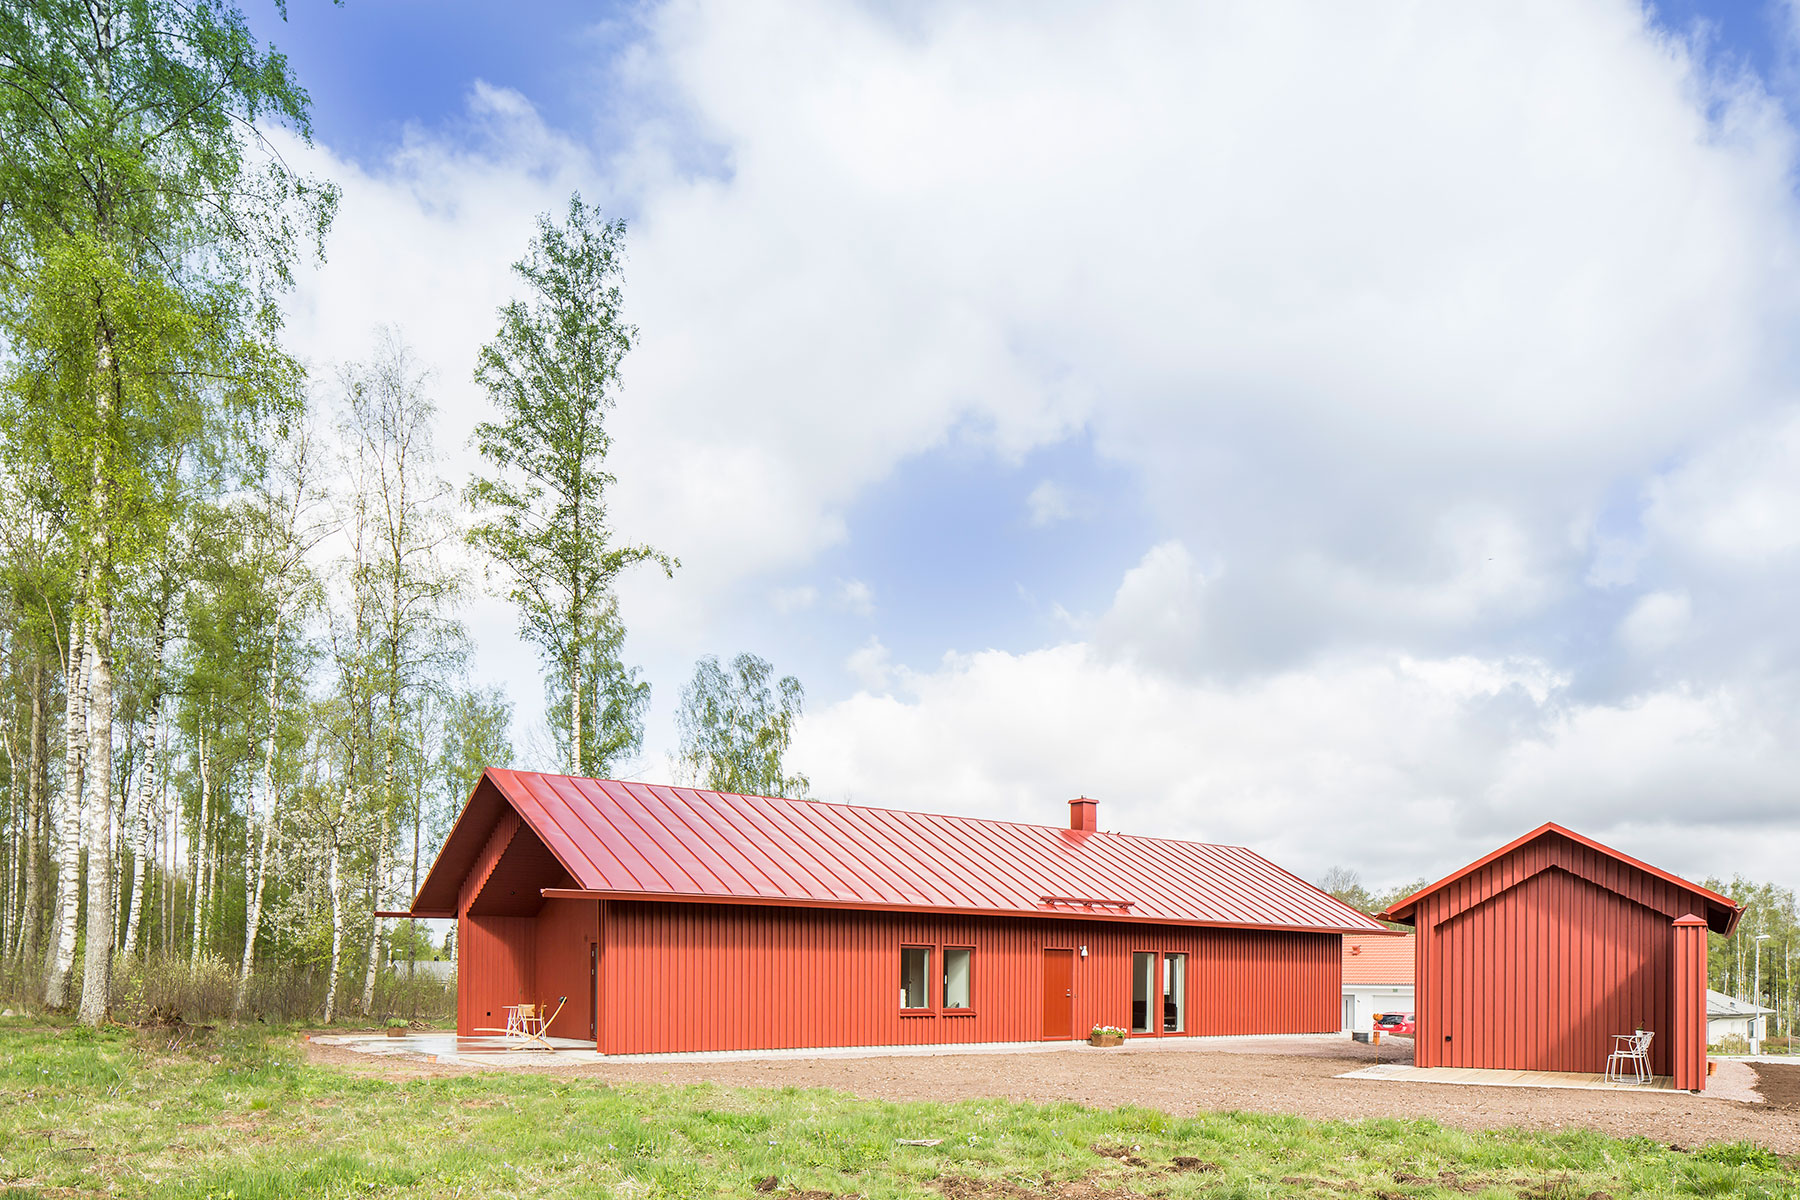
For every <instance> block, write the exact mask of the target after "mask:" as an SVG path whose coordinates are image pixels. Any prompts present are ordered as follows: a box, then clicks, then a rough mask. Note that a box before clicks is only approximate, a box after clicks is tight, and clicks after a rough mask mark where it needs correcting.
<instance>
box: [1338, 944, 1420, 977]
mask: <svg viewBox="0 0 1800 1200" xmlns="http://www.w3.org/2000/svg"><path fill="white" fill-rule="evenodd" d="M1344 982H1345V983H1346V984H1362V985H1364V986H1370V985H1373V986H1377V987H1411V986H1412V982H1413V935H1412V934H1410V933H1400V934H1380V933H1370V934H1345V935H1344Z"/></svg>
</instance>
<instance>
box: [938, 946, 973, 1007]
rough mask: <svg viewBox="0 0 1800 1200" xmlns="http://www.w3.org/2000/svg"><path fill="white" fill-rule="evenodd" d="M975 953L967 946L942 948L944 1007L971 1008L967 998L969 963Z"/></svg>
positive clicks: (968, 991)
mask: <svg viewBox="0 0 1800 1200" xmlns="http://www.w3.org/2000/svg"><path fill="white" fill-rule="evenodd" d="M974 957H975V951H973V950H971V949H970V948H969V947H967V946H945V947H944V1007H945V1008H946V1009H951V1008H973V1007H974V1005H973V1004H972V1003H971V1001H970V999H969V997H970V995H971V994H972V993H971V991H970V987H969V963H970V960H971V959H973V958H974Z"/></svg>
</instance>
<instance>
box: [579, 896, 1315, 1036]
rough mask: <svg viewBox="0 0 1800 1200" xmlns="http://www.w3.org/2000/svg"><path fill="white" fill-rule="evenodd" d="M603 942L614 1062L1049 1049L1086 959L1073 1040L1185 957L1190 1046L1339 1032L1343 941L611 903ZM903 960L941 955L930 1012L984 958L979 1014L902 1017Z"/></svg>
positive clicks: (1122, 1020)
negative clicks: (939, 1047) (807, 1051)
mask: <svg viewBox="0 0 1800 1200" xmlns="http://www.w3.org/2000/svg"><path fill="white" fill-rule="evenodd" d="M602 927H603V929H604V931H605V932H604V939H605V940H604V947H603V950H602V969H601V1001H600V1008H601V1027H600V1048H601V1049H602V1050H603V1051H604V1052H606V1053H609V1054H643V1053H656V1052H669V1051H683V1050H751V1049H779V1048H790V1047H827V1046H886V1045H908V1044H930V1043H944V1042H1001V1041H1033V1040H1036V1039H1038V1038H1040V1037H1041V1036H1042V1034H1043V1012H1044V1005H1043V995H1042V991H1043V986H1044V964H1043V952H1044V950H1045V949H1047V948H1067V949H1073V950H1077V951H1078V950H1079V947H1081V946H1083V945H1085V946H1087V948H1088V957H1086V958H1082V957H1080V956H1079V953H1077V956H1076V958H1075V959H1074V986H1075V1004H1074V1016H1075V1021H1074V1033H1075V1034H1076V1035H1077V1036H1084V1035H1085V1034H1086V1031H1087V1030H1088V1029H1090V1028H1092V1027H1093V1026H1094V1025H1097V1024H1105V1025H1121V1026H1124V1025H1128V1024H1129V1022H1130V1016H1131V979H1130V973H1131V954H1132V952H1133V951H1134V950H1152V951H1161V952H1163V953H1185V954H1187V955H1189V959H1188V997H1187V1000H1188V1003H1187V1011H1188V1032H1189V1033H1192V1034H1223V1033H1323V1032H1331V1033H1335V1032H1337V1029H1338V1025H1339V1017H1340V1005H1339V1000H1340V996H1341V993H1342V989H1341V986H1340V980H1341V972H1342V951H1341V937H1340V936H1339V935H1337V934H1320V933H1276V932H1260V931H1238V930H1221V929H1210V928H1196V927H1192V926H1151V925H1120V924H1111V923H1099V922H1088V921H1059V920H1054V919H1041V920H1033V919H1013V918H1003V917H994V918H985V917H930V916H922V915H911V914H894V913H871V912H855V911H842V910H817V909H794V908H774V907H756V906H737V905H715V904H670V903H655V902H647V901H646V902H637V901H629V902H628V901H608V902H607V903H606V907H605V910H604V916H603V918H602ZM902 945H930V946H932V947H934V953H933V955H932V1003H933V1005H934V1006H935V1005H938V1004H941V1002H942V996H941V990H942V984H943V979H942V974H943V958H942V947H944V946H971V947H973V948H974V951H975V954H974V959H973V964H972V970H973V1002H974V1007H973V1011H972V1012H971V1013H968V1014H962V1015H952V1014H949V1013H943V1012H940V1011H937V1010H936V1009H935V1008H934V1010H933V1011H932V1012H931V1013H930V1014H928V1015H914V1014H903V1013H902V1012H901V1009H900V947H901V946H902ZM584 954H585V952H584ZM582 961H583V962H584V963H585V961H586V960H585V957H584V958H583V960H582Z"/></svg>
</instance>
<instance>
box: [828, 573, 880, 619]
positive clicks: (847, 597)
mask: <svg viewBox="0 0 1800 1200" xmlns="http://www.w3.org/2000/svg"><path fill="white" fill-rule="evenodd" d="M837 606H838V607H839V608H841V609H843V610H844V611H845V612H848V613H854V614H855V615H856V616H859V617H867V616H872V615H874V612H875V589H874V588H872V587H870V586H869V585H868V584H866V583H864V582H863V581H862V580H860V579H840V580H838V587H837Z"/></svg>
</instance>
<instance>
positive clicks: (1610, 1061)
mask: <svg viewBox="0 0 1800 1200" xmlns="http://www.w3.org/2000/svg"><path fill="white" fill-rule="evenodd" d="M1655 1036H1656V1035H1655V1034H1654V1033H1651V1032H1649V1031H1648V1030H1639V1031H1638V1032H1636V1033H1615V1034H1613V1052H1612V1053H1611V1054H1609V1055H1607V1056H1606V1081H1607V1082H1608V1083H1624V1082H1625V1073H1626V1072H1627V1071H1630V1073H1631V1082H1632V1083H1633V1084H1644V1083H1649V1082H1650V1039H1651V1038H1653V1037H1655Z"/></svg>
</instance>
